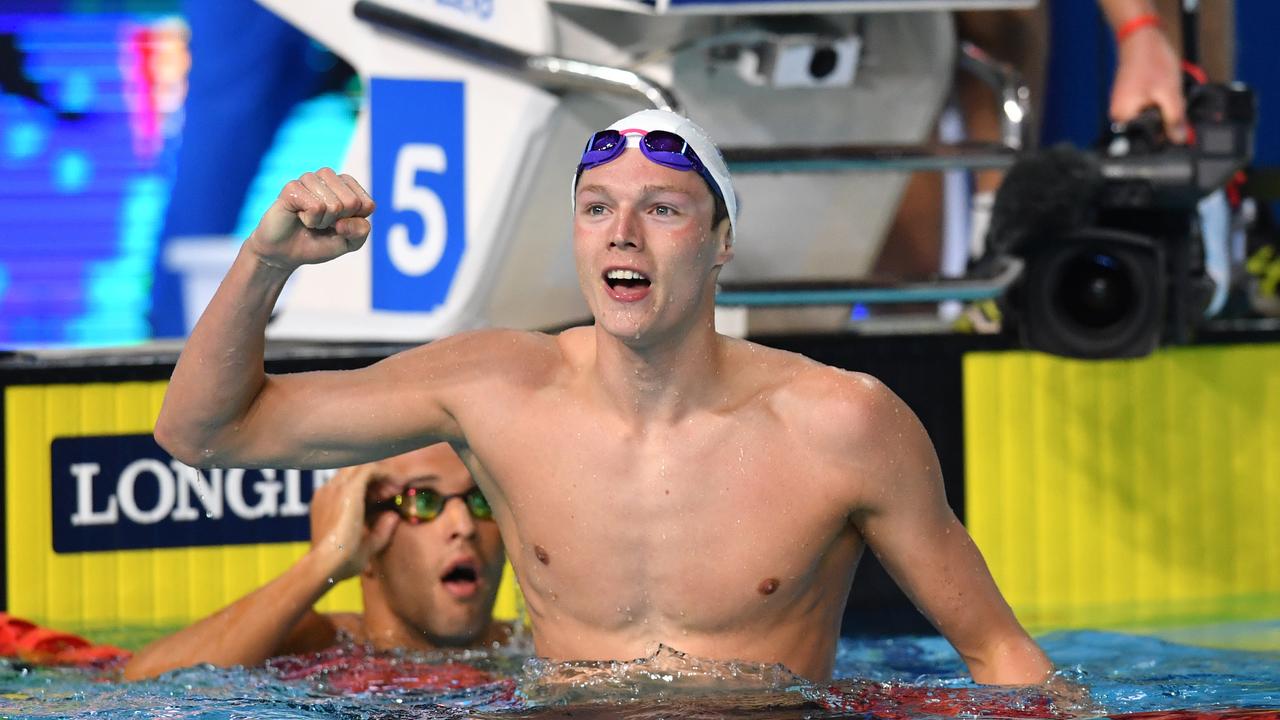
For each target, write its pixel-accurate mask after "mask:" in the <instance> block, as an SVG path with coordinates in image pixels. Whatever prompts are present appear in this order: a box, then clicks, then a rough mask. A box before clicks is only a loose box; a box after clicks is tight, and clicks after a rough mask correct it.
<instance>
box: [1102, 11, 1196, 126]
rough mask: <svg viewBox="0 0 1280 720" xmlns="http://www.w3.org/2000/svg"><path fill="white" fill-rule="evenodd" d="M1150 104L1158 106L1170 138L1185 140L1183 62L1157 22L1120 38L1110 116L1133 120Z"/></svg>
mask: <svg viewBox="0 0 1280 720" xmlns="http://www.w3.org/2000/svg"><path fill="white" fill-rule="evenodd" d="M1150 105H1155V106H1156V107H1158V108H1160V115H1161V116H1162V117H1163V118H1164V130H1165V135H1166V136H1167V137H1168V138H1169V140H1170V141H1172V142H1174V143H1177V144H1179V145H1181V144H1183V143H1185V142H1186V141H1187V115H1186V113H1187V111H1186V99H1185V98H1184V97H1183V94H1182V63H1181V62H1180V61H1179V60H1178V56H1177V54H1176V53H1175V52H1174V51H1173V47H1172V46H1171V45H1170V44H1169V40H1168V38H1166V37H1165V35H1164V33H1163V32H1161V30H1160V28H1159V26H1157V25H1149V26H1147V27H1142V28H1139V29H1137V30H1135V31H1134V32H1132V33H1130V34H1128V35H1126V36H1125V37H1124V38H1122V39H1120V40H1119V43H1118V48H1117V57H1116V77H1115V82H1114V83H1113V84H1112V87H1111V119H1112V120H1113V121H1115V122H1126V121H1128V120H1132V119H1133V118H1134V117H1136V116H1137V115H1138V113H1140V112H1141V111H1142V109H1143V108H1145V107H1147V106H1150Z"/></svg>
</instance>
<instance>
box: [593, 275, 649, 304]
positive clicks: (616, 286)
mask: <svg viewBox="0 0 1280 720" xmlns="http://www.w3.org/2000/svg"><path fill="white" fill-rule="evenodd" d="M604 282H605V284H606V285H608V286H609V290H610V292H611V293H612V294H613V295H614V296H616V297H618V298H620V299H638V298H639V297H642V296H644V295H645V294H646V293H648V291H649V286H650V285H651V283H650V281H649V278H648V277H647V276H646V275H645V274H644V273H641V272H637V271H635V270H621V269H614V270H609V271H607V272H605V274H604Z"/></svg>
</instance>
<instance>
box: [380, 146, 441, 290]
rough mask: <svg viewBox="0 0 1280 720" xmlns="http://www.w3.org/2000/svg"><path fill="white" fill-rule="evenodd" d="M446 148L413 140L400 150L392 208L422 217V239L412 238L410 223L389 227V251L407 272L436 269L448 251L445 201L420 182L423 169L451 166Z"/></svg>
mask: <svg viewBox="0 0 1280 720" xmlns="http://www.w3.org/2000/svg"><path fill="white" fill-rule="evenodd" d="M447 164H448V163H447V159H446V158H445V153H444V148H442V147H440V146H439V145H424V144H421V143H409V144H407V145H404V146H403V147H401V148H400V151H399V152H398V153H396V175H395V183H394V184H393V185H392V189H391V208H392V209H393V210H398V211H409V212H415V213H417V214H418V215H419V216H420V217H421V218H422V227H423V237H422V242H420V243H415V242H413V241H412V240H410V239H409V228H408V226H406V225H404V224H402V223H397V224H395V225H392V226H391V227H390V228H389V229H388V230H387V253H388V254H389V255H390V257H391V264H392V265H395V267H396V269H397V270H399V271H400V272H402V273H404V274H405V275H412V276H420V275H426V274H427V273H429V272H431V271H432V270H434V269H435V267H436V265H437V264H439V263H440V258H441V256H443V255H444V244H445V241H446V240H447V239H448V227H447V225H446V222H445V213H444V204H443V203H441V202H440V196H439V195H436V194H435V192H434V191H432V190H431V188H426V187H422V186H420V185H418V184H416V182H415V181H416V180H417V176H418V173H419V172H432V173H436V174H443V173H444V171H445V169H446V167H447Z"/></svg>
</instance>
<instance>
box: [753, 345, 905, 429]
mask: <svg viewBox="0 0 1280 720" xmlns="http://www.w3.org/2000/svg"><path fill="white" fill-rule="evenodd" d="M770 352H773V353H779V355H780V357H778V358H777V359H776V361H775V363H774V365H775V367H777V368H780V369H781V368H785V369H786V372H784V373H779V374H778V375H777V377H780V378H782V379H783V380H784V382H782V383H781V384H779V386H778V387H777V388H776V389H775V391H774V392H773V393H772V396H773V404H774V406H775V408H776V409H777V411H778V412H779V413H780V414H781V415H782V416H783V418H784V420H785V421H786V422H787V423H788V424H789V425H790V426H792V427H799V428H803V429H804V430H805V431H806V433H807V434H808V435H809V436H810V437H812V438H813V439H814V441H816V443H817V445H816V446H815V448H814V449H815V450H817V449H827V450H830V451H832V452H839V453H847V452H849V451H851V450H852V451H856V450H858V449H859V448H861V447H865V446H866V444H868V443H878V442H881V441H882V439H883V438H884V437H885V436H886V435H888V434H892V435H894V436H900V435H901V434H902V433H903V432H911V431H913V428H914V426H916V425H918V420H916V417H915V414H914V413H912V412H911V409H910V408H909V407H907V405H906V403H904V402H903V401H902V399H901V398H899V397H898V396H897V395H896V394H895V393H894V392H893V391H892V390H890V389H889V387H888V386H886V385H885V384H884V383H883V382H881V381H880V380H879V379H877V378H875V377H874V376H872V375H868V374H867V373H863V372H857V371H851V370H844V369H841V368H837V367H833V366H831V365H825V364H823V363H820V362H817V361H815V360H812V359H810V358H806V357H804V356H801V355H797V354H794V353H783V352H782V351H777V350H773V351H770ZM783 356H785V357H783Z"/></svg>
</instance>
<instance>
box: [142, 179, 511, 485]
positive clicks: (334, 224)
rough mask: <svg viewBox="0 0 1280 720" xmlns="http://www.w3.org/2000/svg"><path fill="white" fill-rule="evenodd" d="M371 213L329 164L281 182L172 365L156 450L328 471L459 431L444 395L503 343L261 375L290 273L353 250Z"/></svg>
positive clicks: (449, 345)
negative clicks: (358, 366) (273, 316)
mask: <svg viewBox="0 0 1280 720" xmlns="http://www.w3.org/2000/svg"><path fill="white" fill-rule="evenodd" d="M372 211H373V202H372V200H370V199H369V196H368V195H367V193H365V192H364V190H363V188H360V186H359V185H358V184H356V183H355V181H354V180H351V179H350V178H347V176H338V175H336V174H334V173H333V171H331V170H327V169H326V170H322V171H320V172H318V173H307V174H305V175H303V176H302V177H301V178H299V179H298V180H295V181H293V182H291V183H289V184H288V185H286V186H285V188H284V190H282V191H281V193H280V196H279V197H278V198H277V199H276V201H275V203H274V204H273V205H272V207H271V209H270V210H268V211H267V213H266V214H265V215H264V216H263V218H262V221H261V222H260V223H259V225H258V228H257V229H256V230H254V232H253V234H252V235H251V236H250V238H249V239H248V240H246V241H245V244H244V246H243V247H242V249H241V251H240V254H239V256H238V257H237V259H236V261H235V263H234V264H233V265H232V267H231V270H230V271H229V272H228V273H227V276H226V278H225V279H224V280H223V282H222V284H221V286H220V287H219V288H218V291H217V293H216V294H215V295H214V297H213V299H212V301H211V302H210V304H209V306H208V308H207V309H206V310H205V312H204V315H203V316H202V317H201V318H200V322H199V323H198V324H197V325H196V327H195V330H194V331H193V332H192V334H191V337H190V339H189V340H188V341H187V344H186V347H185V348H184V350H183V352H182V356H181V357H180V358H179V360H178V365H177V367H176V368H175V370H174V373H173V377H172V380H171V382H170V385H169V389H168V391H167V393H166V395H165V400H164V405H163V407H162V408H161V411H160V416H159V419H158V420H157V422H156V429H155V435H156V439H157V441H158V442H159V443H160V444H161V445H162V446H164V447H165V449H167V450H169V451H170V452H171V453H172V454H173V455H174V456H175V457H177V458H179V459H181V460H183V461H184V462H187V463H189V464H192V465H199V466H209V465H221V466H239V467H254V466H277V467H278V466H288V467H337V466H340V465H352V464H356V463H359V462H365V461H368V460H373V459H377V458H381V457H387V456H390V455H394V454H397V453H399V452H403V451H406V450H409V449H411V448H413V447H419V446H422V445H426V444H429V443H430V442H432V441H434V440H438V439H450V440H451V439H456V438H457V437H458V436H459V435H460V433H461V429H460V428H459V427H458V425H457V423H456V422H455V421H454V419H453V417H452V415H451V414H450V413H449V410H448V408H447V403H448V399H449V398H450V397H451V396H450V392H463V391H464V388H463V387H462V385H463V384H464V381H465V380H466V379H467V378H474V377H476V373H477V371H479V370H481V369H482V368H484V367H486V364H485V363H486V361H487V360H489V359H492V358H493V357H495V356H497V355H500V354H501V352H503V351H507V350H509V349H511V348H512V347H513V346H512V343H510V342H504V343H501V344H500V345H501V347H498V345H499V344H498V343H494V342H489V341H487V340H486V339H485V337H486V336H485V335H484V334H482V333H477V334H472V335H471V336H468V337H461V338H452V339H449V340H445V341H440V342H436V343H431V344H430V345H427V346H423V347H421V348H418V349H415V350H412V351H409V352H407V353H402V354H400V355H397V356H395V357H392V358H388V359H387V360H384V361H383V362H380V363H377V364H375V365H373V366H371V367H369V368H365V369H362V370H356V371H345V372H319V373H298V374H293V375H278V376H269V375H267V374H265V372H264V370H263V351H264V345H265V343H264V339H263V332H264V330H265V327H266V323H267V319H268V317H269V315H270V313H271V309H272V307H273V305H274V304H275V301H276V298H277V297H278V295H279V293H280V290H281V288H282V287H283V286H284V282H285V280H286V279H287V277H288V276H289V274H290V273H291V272H292V271H293V270H294V269H295V268H297V267H298V266H299V265H302V264H305V263H315V262H324V261H326V260H329V259H332V258H335V257H337V256H339V255H342V254H343V253H345V252H349V251H352V250H355V249H357V248H358V247H359V246H360V245H361V244H363V242H364V239H365V237H366V236H367V235H368V232H369V221H368V219H367V216H368V215H369V214H370V213H371V212H372Z"/></svg>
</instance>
